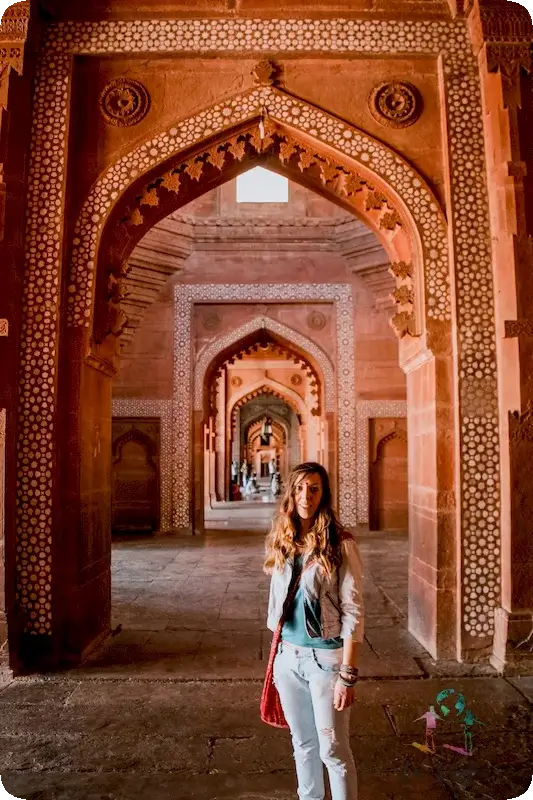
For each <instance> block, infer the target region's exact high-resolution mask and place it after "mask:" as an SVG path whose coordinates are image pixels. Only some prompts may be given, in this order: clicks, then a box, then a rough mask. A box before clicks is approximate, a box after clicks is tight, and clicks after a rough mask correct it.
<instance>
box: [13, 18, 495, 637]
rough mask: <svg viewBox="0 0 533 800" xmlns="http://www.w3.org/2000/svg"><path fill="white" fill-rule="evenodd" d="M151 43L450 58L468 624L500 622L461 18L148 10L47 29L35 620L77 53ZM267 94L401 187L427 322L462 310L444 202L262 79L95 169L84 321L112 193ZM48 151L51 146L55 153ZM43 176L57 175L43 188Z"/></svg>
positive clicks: (474, 151) (84, 220)
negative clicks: (193, 16) (175, 16)
mask: <svg viewBox="0 0 533 800" xmlns="http://www.w3.org/2000/svg"><path fill="white" fill-rule="evenodd" d="M141 52H142V53H143V54H144V53H152V54H154V53H160V54H162V53H168V52H176V53H182V54H187V53H189V54H195V53H197V54H205V55H209V54H215V53H227V52H229V53H231V54H234V53H239V54H240V53H246V54H250V53H253V54H254V55H257V54H261V53H265V54H271V53H272V52H276V53H278V54H279V55H280V56H283V55H284V54H287V55H289V56H290V55H298V54H300V53H305V54H307V53H312V52H316V53H322V54H327V53H331V54H334V55H341V54H346V55H349V54H351V55H354V56H355V55H357V54H374V55H377V56H381V57H382V56H384V55H391V56H392V55H395V54H398V55H402V56H403V55H409V54H416V55H433V56H435V57H440V58H441V74H442V79H443V83H444V89H445V94H446V100H447V124H448V134H449V147H450V150H449V169H450V190H451V206H452V207H451V210H450V211H451V213H450V215H449V221H450V223H451V226H452V235H453V246H454V249H455V252H454V278H455V281H456V295H455V298H456V309H455V322H456V332H457V344H458V347H457V369H458V375H459V378H458V380H459V427H460V442H459V445H460V448H459V453H460V463H461V469H462V473H461V486H460V489H461V512H462V522H461V526H462V532H461V547H462V564H463V570H464V572H463V576H462V579H463V587H464V604H463V622H464V627H465V630H466V631H467V632H469V633H470V634H471V635H473V636H476V635H477V636H488V635H490V634H492V631H493V619H492V612H493V609H494V607H495V606H496V605H497V603H498V602H499V592H500V576H499V567H500V551H499V514H500V509H499V504H500V498H499V472H498V443H497V439H496V438H495V437H496V434H497V406H496V403H497V385H496V383H497V373H496V365H495V360H494V340H495V328H494V321H493V318H492V303H493V286H492V275H491V265H490V250H489V246H490V236H489V229H488V204H487V198H486V185H485V181H486V178H485V163H484V158H483V154H484V143H483V130H482V116H481V103H480V89H479V74H478V69H477V64H476V62H475V60H474V57H473V54H472V49H471V44H470V39H469V36H468V34H467V30H466V22H465V20H463V19H456V20H453V21H417V20H405V21H403V22H399V21H394V22H392V21H391V22H388V21H385V20H380V21H376V20H370V19H367V20H345V19H332V20H305V19H298V20H257V19H239V20H234V19H232V20H222V19H221V20H216V19H204V20H157V21H153V20H135V21H112V22H92V23H86V22H68V23H61V24H58V25H54V26H51V27H50V28H49V29H48V33H47V39H46V42H45V45H44V47H43V50H42V57H41V61H40V64H39V67H38V70H37V75H36V83H35V94H34V116H33V126H32V147H31V153H30V165H29V177H28V190H29V191H28V223H27V252H26V265H25V284H24V295H23V313H24V319H23V325H22V334H21V373H20V375H21V378H20V380H21V400H20V420H19V432H20V433H19V479H18V480H19V483H18V493H17V496H18V502H19V508H18V522H17V536H18V542H17V551H18V553H19V557H18V564H17V570H18V582H17V585H18V600H19V602H20V604H21V606H22V608H23V610H24V612H25V614H26V621H27V629H28V630H30V631H33V632H39V633H47V632H49V631H50V619H51V603H50V592H51V587H50V575H51V561H52V557H51V531H52V527H51V524H52V467H53V461H54V442H53V433H52V427H51V425H52V419H53V416H54V412H55V384H56V368H57V363H56V362H57V335H58V317H57V313H58V312H57V308H58V303H59V289H60V279H61V267H62V251H63V219H64V213H63V210H64V202H65V198H64V180H65V174H66V164H67V140H68V132H69V131H68V112H69V97H70V83H71V74H72V56H73V55H75V54H86V55H87V54H95V55H96V54H113V53H128V54H131V53H141ZM265 105H266V106H267V107H268V110H269V113H272V116H273V118H274V119H275V120H278V121H279V122H281V123H286V124H287V125H289V126H291V127H293V128H297V129H298V130H300V131H302V132H304V133H307V134H308V135H310V136H311V137H312V138H314V139H316V140H317V141H319V142H323V143H324V144H325V145H326V146H332V147H333V148H335V150H336V151H338V152H339V153H340V154H341V155H345V156H347V157H349V158H351V159H353V160H355V161H358V162H359V163H360V164H361V166H362V167H366V168H367V169H368V170H369V171H370V172H372V173H374V174H376V175H379V176H381V177H382V178H383V180H384V181H385V182H386V183H388V184H389V185H392V186H393V187H394V189H395V190H396V193H397V196H399V197H400V198H401V200H402V201H403V203H404V205H405V207H406V209H407V210H408V211H409V212H410V214H411V218H412V220H413V221H414V224H415V225H416V226H417V228H418V234H419V238H420V241H421V242H422V247H423V257H422V263H419V264H415V273H416V274H418V276H419V278H418V279H419V280H423V283H424V292H422V293H421V298H423V299H425V309H426V322H427V320H428V319H431V318H434V319H438V320H447V319H449V317H450V296H449V287H448V269H449V264H451V263H452V261H449V259H448V255H447V240H446V230H445V226H444V222H443V219H442V216H441V215H440V212H439V211H438V208H437V204H436V203H435V201H434V200H433V198H432V197H431V195H430V193H429V191H428V190H427V188H426V187H425V186H424V184H423V182H422V181H421V180H420V178H419V177H418V176H417V175H416V173H415V172H414V171H413V170H412V169H411V167H410V166H409V165H408V164H407V163H405V162H404V161H403V159H401V157H399V156H398V155H397V154H396V153H393V152H392V151H390V150H389V149H388V148H386V147H384V146H382V145H380V144H379V143H378V142H377V141H376V140H374V139H373V138H372V137H369V136H366V135H364V134H362V133H361V132H360V131H357V130H356V129H354V128H353V127H351V126H349V125H347V124H345V123H343V122H342V121H341V120H338V119H337V118H335V117H332V116H331V115H328V114H326V113H325V112H322V111H320V110H319V109H315V108H313V107H312V106H310V105H309V104H307V103H304V102H301V101H299V100H297V99H291V98H289V97H288V96H287V95H285V94H283V93H282V92H279V91H278V90H276V89H273V88H271V87H258V88H256V89H254V90H252V91H251V92H248V93H245V94H243V95H240V96H239V97H237V98H233V100H231V99H230V100H228V101H226V102H224V103H219V104H218V105H216V106H214V107H212V108H211V109H207V110H206V111H205V112H202V113H201V114H199V115H197V116H196V117H195V118H193V119H189V120H182V121H180V122H179V124H177V126H176V127H175V128H173V129H171V130H170V131H166V132H163V133H162V134H160V135H159V136H155V137H154V138H153V139H152V140H151V141H150V142H147V143H145V144H143V145H141V146H140V147H138V148H137V150H136V151H134V153H127V154H125V156H124V157H123V158H122V159H120V160H119V162H118V163H117V164H116V165H113V166H112V167H110V168H109V170H107V171H106V172H105V173H104V175H103V177H102V178H101V179H100V180H99V181H97V183H96V184H95V186H94V187H93V190H92V191H91V196H90V200H89V202H88V204H87V205H86V206H85V207H84V209H83V210H82V213H81V215H80V218H79V219H78V223H77V228H76V232H75V240H74V256H75V258H74V259H73V264H72V268H73V271H72V276H71V280H70V285H69V295H72V297H71V302H70V303H69V309H70V321H71V322H72V321H74V322H75V324H78V325H82V326H84V327H89V326H90V324H91V323H90V318H91V302H92V294H93V284H92V281H93V272H94V269H95V256H96V252H97V251H96V248H97V241H98V236H99V233H100V231H101V229H102V227H103V224H104V222H105V220H106V218H107V215H108V213H109V210H110V208H111V205H112V204H113V203H114V201H115V200H116V199H117V197H118V195H119V194H120V192H121V191H122V189H123V188H125V186H127V185H128V183H129V182H130V181H131V180H132V179H133V178H134V177H135V173H136V172H137V174H139V173H138V170H139V169H141V170H142V169H144V168H146V169H147V168H148V167H149V165H151V164H152V163H153V162H155V163H158V162H159V161H161V160H162V159H164V158H165V157H166V156H168V155H175V154H176V151H177V150H179V149H182V148H185V147H186V146H188V144H190V145H192V144H195V143H197V142H198V141H201V140H202V138H208V137H209V136H211V135H212V134H213V133H214V131H215V130H219V129H220V128H231V127H232V126H234V125H235V124H236V123H240V122H242V121H243V120H245V119H246V118H249V117H255V116H257V115H258V113H259V111H260V108H261V106H265ZM44 150H46V159H43V158H42V153H43V151H44ZM133 156H135V159H133ZM144 165H146V166H144ZM42 186H46V192H45V193H43V192H42ZM473 265H475V270H474V269H473ZM43 367H44V369H43ZM480 476H481V477H480ZM341 477H342V476H341ZM30 556H31V560H30Z"/></svg>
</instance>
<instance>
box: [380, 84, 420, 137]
mask: <svg viewBox="0 0 533 800" xmlns="http://www.w3.org/2000/svg"><path fill="white" fill-rule="evenodd" d="M368 102H369V109H370V113H371V114H372V116H373V117H374V119H375V120H376V121H377V122H379V123H380V124H381V125H386V126H387V127H389V128H407V127H409V125H413V123H415V122H416V121H417V119H418V118H419V117H420V114H421V113H422V98H421V96H420V93H419V91H418V89H417V88H416V86H413V85H412V84H410V83H403V82H400V81H392V82H387V83H381V84H380V85H379V86H376V88H375V89H373V91H372V92H371V94H370V98H369V101H368Z"/></svg>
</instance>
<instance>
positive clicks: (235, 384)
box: [231, 375, 242, 389]
mask: <svg viewBox="0 0 533 800" xmlns="http://www.w3.org/2000/svg"><path fill="white" fill-rule="evenodd" d="M231 385H232V386H233V387H234V388H235V389H238V388H239V387H240V386H242V378H240V377H239V376H238V375H235V377H234V378H232V379H231Z"/></svg>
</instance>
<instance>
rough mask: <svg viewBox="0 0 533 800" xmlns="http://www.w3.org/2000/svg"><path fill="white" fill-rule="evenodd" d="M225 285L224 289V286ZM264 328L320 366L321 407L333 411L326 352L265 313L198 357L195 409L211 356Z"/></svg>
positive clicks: (201, 399)
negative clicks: (296, 346) (322, 395)
mask: <svg viewBox="0 0 533 800" xmlns="http://www.w3.org/2000/svg"><path fill="white" fill-rule="evenodd" d="M225 288H226V291H227V287H225ZM261 288H263V287H261ZM222 299H223V300H225V299H226V297H223V298H222ZM320 299H321V300H323V299H324V297H323V296H322V297H321V298H320ZM263 328H264V330H266V331H271V333H277V334H279V335H280V336H283V338H284V339H286V341H288V342H291V343H292V344H295V345H298V347H301V348H302V349H303V350H304V351H305V352H306V353H307V354H308V355H310V356H312V357H313V359H314V360H315V362H316V363H317V364H318V365H319V366H320V368H321V370H322V382H323V386H324V410H325V411H326V412H328V411H335V384H334V381H335V377H334V374H333V366H332V364H331V361H330V360H329V358H328V356H327V355H326V354H325V352H324V351H323V350H322V349H321V348H320V347H318V345H316V344H315V343H314V342H312V341H311V340H310V339H308V338H307V337H306V336H303V335H302V334H301V333H298V332H297V331H295V330H292V328H289V327H287V326H286V325H283V323H281V322H278V321H277V320H275V319H269V318H268V317H256V318H255V319H252V320H249V321H248V322H246V323H245V324H244V325H241V326H240V328H236V329H235V330H232V331H229V332H228V333H227V334H226V335H225V336H221V337H219V338H218V339H216V341H214V342H213V343H212V344H210V345H209V347H207V348H206V349H205V350H204V352H203V353H202V354H201V356H200V358H199V359H198V362H197V364H196V366H195V370H194V409H195V411H201V410H202V409H203V407H204V381H205V374H206V371H207V368H208V367H209V365H210V364H211V362H212V361H213V359H214V358H216V356H217V355H218V354H219V353H221V352H222V351H223V350H225V349H226V347H230V346H231V345H232V344H235V343H236V342H239V341H240V340H241V339H244V337H245V336H249V335H250V334H251V333H255V332H256V331H260V330H263Z"/></svg>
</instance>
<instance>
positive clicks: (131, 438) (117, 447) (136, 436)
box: [112, 428, 158, 473]
mask: <svg viewBox="0 0 533 800" xmlns="http://www.w3.org/2000/svg"><path fill="white" fill-rule="evenodd" d="M128 442H136V443H137V444H140V445H142V446H143V447H144V448H145V450H146V462H147V464H148V465H149V466H150V467H151V468H152V469H153V470H154V471H155V472H156V473H157V472H158V468H157V464H156V463H155V461H154V455H155V453H156V446H155V443H154V442H153V441H152V439H150V437H149V436H147V434H146V433H143V432H142V431H139V430H136V429H135V428H132V429H131V430H129V431H126V432H125V433H123V434H122V435H121V436H119V437H118V438H117V439H115V441H114V442H113V448H112V453H113V464H118V462H119V461H120V460H121V458H122V450H123V448H124V446H125V445H126V444H128Z"/></svg>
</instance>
